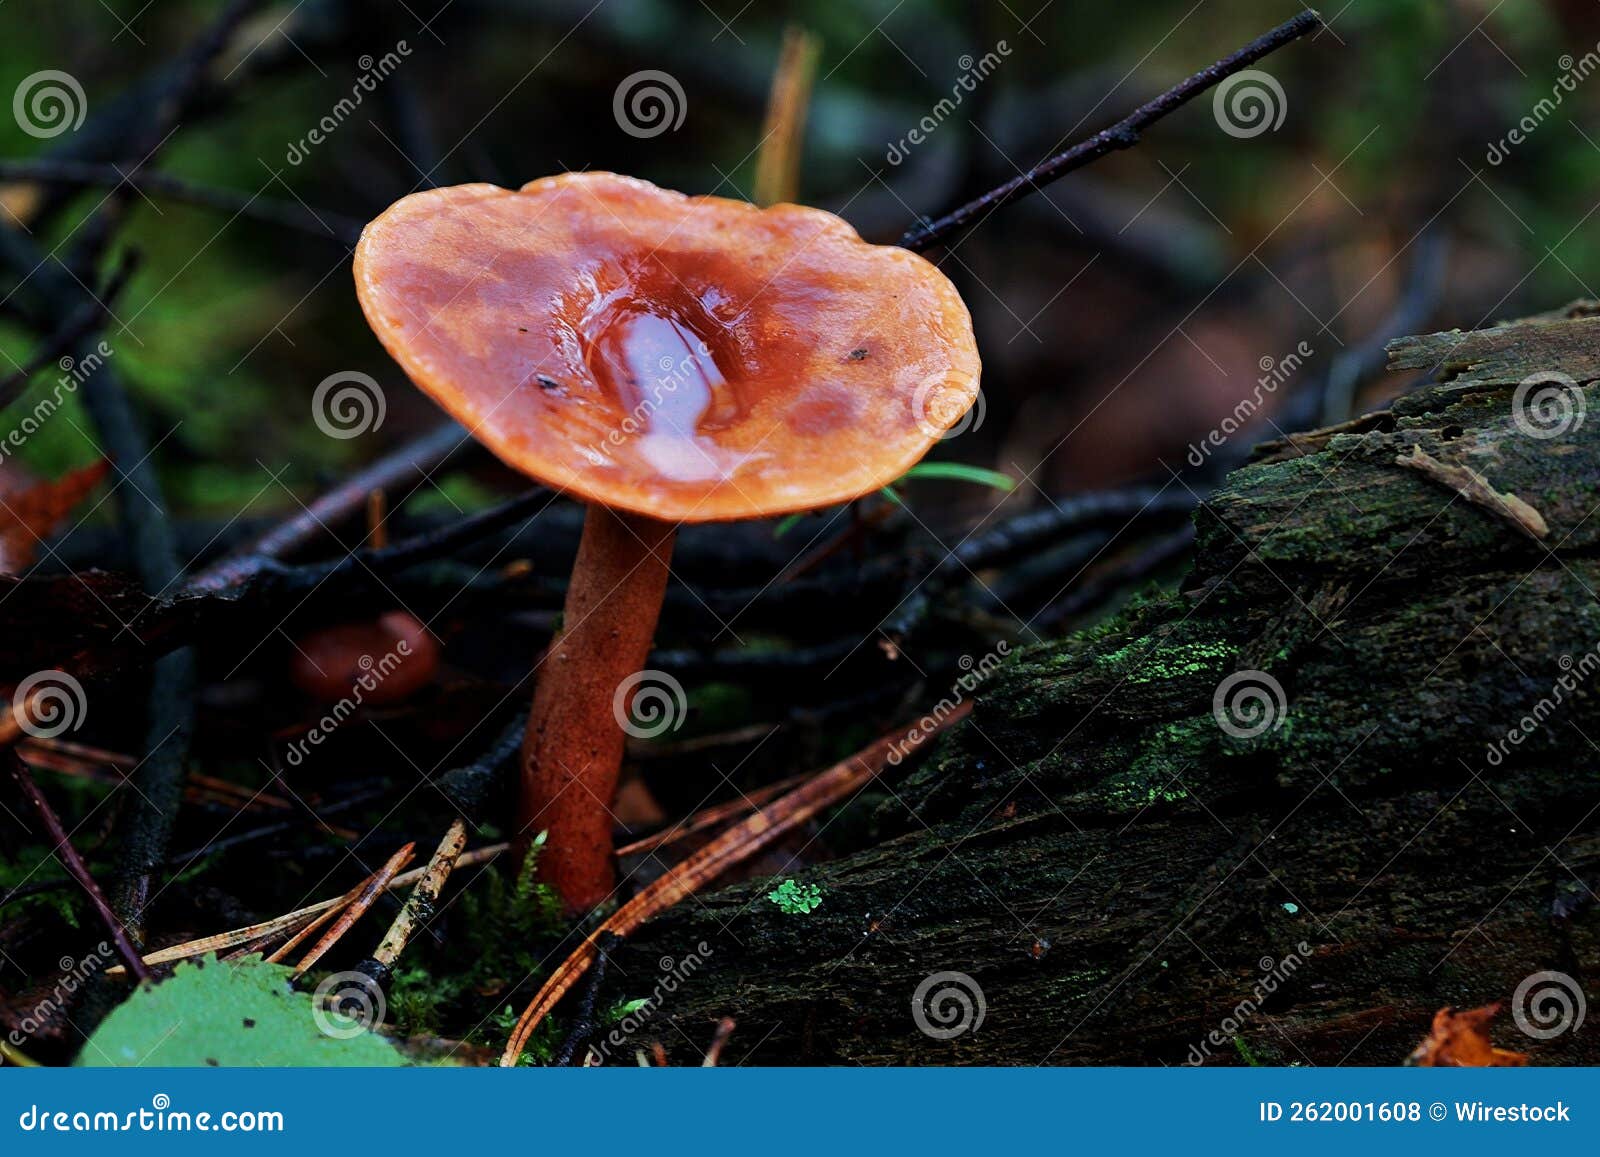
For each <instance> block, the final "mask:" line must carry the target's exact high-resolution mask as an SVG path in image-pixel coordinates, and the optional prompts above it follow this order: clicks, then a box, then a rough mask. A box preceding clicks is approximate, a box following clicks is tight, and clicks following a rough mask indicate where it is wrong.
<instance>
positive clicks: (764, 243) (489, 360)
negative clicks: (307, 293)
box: [355, 173, 979, 910]
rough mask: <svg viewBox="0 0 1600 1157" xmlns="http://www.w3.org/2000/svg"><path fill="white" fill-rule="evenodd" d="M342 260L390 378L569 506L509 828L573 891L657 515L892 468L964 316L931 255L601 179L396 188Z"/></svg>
mask: <svg viewBox="0 0 1600 1157" xmlns="http://www.w3.org/2000/svg"><path fill="white" fill-rule="evenodd" d="M355 276H356V289H357V295H358V296H359V298H360V300H361V306H362V309H363V310H364V311H365V312H366V316H367V320H368V322H369V324H370V325H371V326H372V328H373V330H374V331H375V332H376V333H377V335H378V337H379V339H380V340H381V341H382V342H383V344H384V346H385V347H386V348H387V349H388V351H389V353H390V354H391V355H393V357H394V358H395V360H396V361H398V362H399V363H400V365H401V366H402V367H403V368H404V369H405V371H406V373H407V374H409V375H410V377H411V379H412V381H414V382H415V383H416V384H417V385H418V386H419V387H421V388H422V389H423V390H424V391H425V392H426V393H427V394H429V395H430V396H431V397H432V398H433V399H434V400H435V401H436V402H438V403H439V405H441V406H442V407H444V409H446V410H447V411H449V412H450V413H451V414H453V415H454V416H455V417H456V418H457V419H459V420H460V421H461V422H462V423H463V424H464V425H466V427H467V428H468V429H469V430H470V431H472V433H473V436H474V437H476V438H477V439H478V440H479V441H481V442H483V443H484V444H485V445H486V446H487V447H488V448H489V449H490V450H492V451H493V452H494V453H495V454H497V455H498V456H499V457H500V458H501V459H502V460H503V461H505V462H506V463H507V464H509V465H511V466H513V467H515V468H516V469H518V470H521V471H522V472H523V473H525V474H528V475H530V476H531V477H533V478H535V479H537V480H539V481H541V482H544V483H547V484H548V485H550V486H552V487H555V488H557V489H560V490H564V491H567V492H569V493H571V494H573V495H575V496H576V497H578V498H581V499H583V500H584V501H585V502H587V503H588V515H587V517H586V519H585V522H584V530H583V536H582V539H581V541H580V544H579V547H578V557H577V562H576V564H575V565H574V568H573V572H572V579H571V582H570V584H569V586H568V589H567V599H566V610H565V614H564V617H563V623H562V628H561V630H560V632H559V633H558V635H557V637H556V638H555V639H554V640H553V641H552V643H551V645H550V649H549V652H548V655H547V657H546V661H545V664H544V669H543V671H542V673H541V675H540V677H539V681H538V687H537V690H536V692H535V694H534V702H533V709H532V712H531V714H530V716H529V719H528V731H527V735H526V739H525V743H524V748H523V765H524V767H523V791H522V802H521V806H520V812H521V814H520V816H519V822H520V831H521V835H522V839H523V840H524V841H526V840H528V839H529V838H530V837H531V836H532V835H533V834H534V833H535V832H536V831H538V830H539V829H541V828H542V829H546V830H548V832H549V839H548V841H547V844H546V848H545V850H544V852H543V853H542V858H541V862H540V872H541V875H542V877H543V878H544V879H545V880H546V881H548V882H549V883H551V884H553V885H554V886H555V887H556V889H557V890H558V891H559V892H560V894H561V895H562V896H563V897H564V899H565V900H566V902H567V904H568V906H569V907H571V908H573V909H575V910H576V909H582V908H587V907H590V906H592V905H594V904H596V903H598V902H600V901H601V900H603V899H605V897H606V896H607V895H608V894H609V892H610V890H611V887H612V881H613V874H612V871H613V870H612V864H611V820H610V816H609V811H608V806H607V805H609V804H610V803H611V799H612V793H613V791H614V789H615V786H616V779H617V772H618V769H619V767H620V764H621V759H622V752H623V741H624V733H623V729H622V724H623V721H624V720H623V719H619V718H618V717H617V716H618V714H619V712H618V711H615V710H614V709H613V700H614V699H615V698H619V691H618V689H619V688H620V687H622V686H623V684H624V681H626V680H628V679H629V678H630V677H631V676H635V675H636V674H637V673H638V672H639V670H640V668H641V667H642V666H643V664H644V663H645V661H646V658H647V656H648V653H649V649H650V644H651V639H652V636H653V635H654V634H655V626H656V619H657V617H658V615H659V614H660V609H661V601H662V597H663V594H664V592H665V589H666V582H667V573H668V566H669V562H670V558H671V552H672V540H673V534H674V532H675V530H676V527H677V526H678V524H679V523H684V522H713V521H723V520H732V519H746V518H764V517H768V516H772V515H779V514H788V513H792V512H796V511H803V510H811V509H815V508H817V507H820V506H828V505H832V504H834V503H838V502H845V501H849V500H851V499H854V498H858V497H860V496H862V495H863V494H867V493H870V492H871V491H873V490H876V489H878V488H879V487H881V486H883V485H885V484H887V483H889V482H891V481H893V480H894V479H896V478H898V477H899V476H900V475H901V474H903V473H905V471H906V470H907V469H909V468H910V467H911V466H912V465H913V464H914V463H916V462H917V460H918V459H920V458H921V457H922V456H923V455H924V454H925V453H926V452H927V451H928V449H929V447H930V446H932V445H933V444H934V442H936V441H937V440H938V438H939V436H940V434H942V433H943V432H944V431H945V430H946V429H948V428H949V427H950V426H951V425H953V424H954V423H955V422H956V421H958V420H959V419H960V417H961V415H962V414H964V413H965V412H966V410H967V409H968V408H969V407H970V406H971V405H972V403H973V401H974V400H975V399H976V397H977V393H978V374H979V362H978V354H977V348H976V345H975V343H974V341H973V336H972V323H971V320H970V318H969V317H968V315H967V310H966V307H965V305H963V303H962V301H961V298H960V296H959V295H958V294H957V293H956V290H955V287H954V286H952V285H951V284H950V282H949V281H948V280H947V279H946V278H945V277H944V276H943V275H942V274H941V273H940V272H939V271H938V270H937V269H936V268H934V266H933V265H931V264H929V263H928V262H927V261H925V260H924V259H923V258H921V257H918V256H917V255H915V254H913V253H910V252H908V251H906V250H903V249H897V248H891V247H885V246H874V245H869V244H867V243H866V242H864V241H862V240H861V238H860V237H859V236H857V234H856V232H855V230H854V229H852V228H851V227H850V226H849V225H848V224H846V223H845V222H844V221H842V220H840V219H839V218H838V217H835V216H834V215H832V214H830V213H825V212H822V211H820V210H817V209H808V208H803V207H801V206H797V205H775V206H772V207H770V208H766V209H759V208H756V207H755V206H753V205H750V204H747V203H745V202H742V201H733V200H727V199H724V198H720V197H687V196H684V195H683V194H681V193H675V192H671V191H668V190H665V189H660V188H657V187H656V186H654V185H651V184H648V183H647V182H644V181H639V180H635V179H633V178H630V177H622V176H617V175H616V174H612V173H566V174H562V175H560V176H555V177H547V178H545V179H543V180H538V181H534V182H532V183H531V184H528V185H525V186H523V188H521V189H520V190H517V191H511V190H507V189H501V188H497V187H495V186H492V185H481V184H479V185H461V186H457V187H454V188H445V189H431V190H428V191H427V192H422V193H416V194H413V195H411V196H409V197H406V198H404V199H403V200H401V201H398V202H396V203H395V204H394V205H392V206H390V207H389V208H388V209H387V210H386V211H385V212H384V213H383V214H382V215H381V216H379V217H378V218H377V219H376V220H374V221H373V222H372V223H371V224H369V225H368V226H367V227H366V230H365V231H364V232H363V234H362V237H361V242H360V244H359V246H358V247H357V249H356V256H355ZM625 695H626V693H625V692H624V693H622V696H621V697H625Z"/></svg>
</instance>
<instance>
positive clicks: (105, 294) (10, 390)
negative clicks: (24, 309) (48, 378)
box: [0, 162, 139, 409]
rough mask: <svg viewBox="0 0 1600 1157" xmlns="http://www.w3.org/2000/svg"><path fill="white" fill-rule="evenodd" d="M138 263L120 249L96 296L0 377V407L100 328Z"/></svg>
mask: <svg viewBox="0 0 1600 1157" xmlns="http://www.w3.org/2000/svg"><path fill="white" fill-rule="evenodd" d="M3 164H4V162H0V166H3ZM138 266H139V255H138V253H137V252H135V251H134V250H132V249H125V250H123V252H122V257H121V259H120V260H118V262H117V266H116V268H115V269H113V270H112V272H111V276H110V277H108V278H106V281H105V284H104V285H103V286H101V288H100V292H99V294H98V295H97V297H96V298H95V299H94V300H91V301H86V302H84V303H83V304H82V305H80V306H79V307H78V308H77V309H75V310H74V311H73V312H72V315H71V316H70V317H68V318H67V320H66V321H64V322H62V323H61V328H59V329H58V330H56V331H55V333H53V334H51V335H50V336H49V337H47V338H45V339H44V342H43V344H41V345H40V346H39V348H38V350H36V351H35V352H34V355H33V356H32V357H31V358H29V359H28V360H27V362H26V363H24V365H23V366H22V368H21V369H19V370H17V371H15V372H14V373H12V374H10V375H8V376H7V377H6V378H5V380H4V381H0V409H3V408H5V407H6V406H9V405H10V404H11V403H12V402H14V401H16V400H17V397H18V396H19V395H20V394H21V393H22V391H23V390H24V389H26V388H27V386H28V382H29V381H30V380H32V378H33V375H34V374H36V373H38V372H39V371H40V370H42V369H44V368H45V367H46V366H48V365H52V364H54V363H55V362H56V361H57V359H59V358H60V357H61V356H62V355H63V354H65V353H67V351H69V350H72V349H75V348H77V347H78V346H79V345H80V344H81V343H83V341H84V340H85V339H86V338H87V337H88V336H89V335H90V334H91V333H92V332H94V331H95V330H97V329H99V328H100V323H101V322H102V321H104V320H105V318H106V315H107V314H108V313H110V311H111V305H112V303H113V302H114V301H116V300H117V298H118V297H119V296H120V295H121V293H122V291H123V289H124V288H125V287H126V286H127V284H128V280H129V279H130V278H131V277H132V276H133V272H134V270H135V269H137V268H138Z"/></svg>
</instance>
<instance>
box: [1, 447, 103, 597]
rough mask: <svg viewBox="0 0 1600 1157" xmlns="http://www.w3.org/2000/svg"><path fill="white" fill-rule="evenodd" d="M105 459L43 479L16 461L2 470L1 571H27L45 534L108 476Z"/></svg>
mask: <svg viewBox="0 0 1600 1157" xmlns="http://www.w3.org/2000/svg"><path fill="white" fill-rule="evenodd" d="M110 465H111V464H110V463H109V462H106V461H104V460H101V461H99V462H95V463H93V464H91V465H88V466H85V467H83V468H82V469H79V470H71V471H68V472H67V473H65V474H63V475H62V476H61V477H60V478H57V479H56V480H55V481H53V482H46V481H40V480H39V479H37V478H35V477H34V476H33V475H32V474H29V473H28V472H27V471H25V470H23V469H22V468H21V467H19V466H16V465H15V464H13V465H11V466H10V467H7V468H5V469H0V574H17V573H19V572H20V571H24V570H27V569H28V568H29V567H30V566H32V565H33V561H34V559H35V558H37V557H38V554H39V546H40V544H41V542H42V541H43V540H44V537H45V536H46V535H48V534H49V533H50V532H51V531H53V530H55V528H56V526H57V525H58V524H59V523H60V522H61V520H62V519H64V518H65V517H66V516H67V515H68V514H70V513H72V509H73V508H74V507H75V506H77V505H78V504H79V503H80V502H82V501H83V500H84V499H85V498H87V497H88V496H89V492H90V491H91V490H93V489H94V488H95V487H96V486H98V485H99V484H100V480H101V479H102V478H104V477H105V476H106V470H107V469H108V468H109V467H110Z"/></svg>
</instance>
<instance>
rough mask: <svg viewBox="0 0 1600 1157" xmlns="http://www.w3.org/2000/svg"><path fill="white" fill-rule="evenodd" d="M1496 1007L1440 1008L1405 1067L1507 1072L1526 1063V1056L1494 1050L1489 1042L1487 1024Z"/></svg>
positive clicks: (1508, 1051)
mask: <svg viewBox="0 0 1600 1157" xmlns="http://www.w3.org/2000/svg"><path fill="white" fill-rule="evenodd" d="M1500 1007H1501V1006H1500V1005H1499V1004H1486V1005H1484V1006H1483V1007H1482V1008H1469V1009H1461V1010H1458V1009H1454V1008H1441V1009H1440V1010H1439V1011H1438V1012H1436V1013H1434V1014H1433V1028H1432V1030H1431V1031H1429V1033H1428V1035H1427V1036H1426V1037H1424V1038H1423V1040H1422V1043H1421V1044H1419V1045H1418V1046H1417V1047H1416V1049H1415V1051H1413V1052H1412V1054H1411V1056H1410V1057H1408V1058H1407V1063H1408V1064H1413V1065H1423V1066H1430V1067H1431V1066H1462V1067H1470V1068H1508V1067H1515V1066H1518V1065H1525V1064H1527V1063H1528V1055H1527V1054H1526V1053H1515V1052H1512V1051H1510V1050H1509V1049H1498V1048H1495V1047H1494V1045H1493V1044H1492V1043H1490V1040H1489V1030H1488V1024H1489V1022H1490V1021H1491V1020H1493V1019H1494V1017H1495V1015H1496V1014H1497V1013H1499V1011H1500Z"/></svg>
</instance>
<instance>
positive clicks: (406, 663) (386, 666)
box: [289, 611, 439, 706]
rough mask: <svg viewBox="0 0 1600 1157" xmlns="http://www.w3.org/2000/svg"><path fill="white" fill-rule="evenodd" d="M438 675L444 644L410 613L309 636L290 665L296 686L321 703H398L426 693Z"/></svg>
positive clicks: (296, 647) (298, 643)
mask: <svg viewBox="0 0 1600 1157" xmlns="http://www.w3.org/2000/svg"><path fill="white" fill-rule="evenodd" d="M438 670H439V644H438V643H436V642H434V639H433V636H432V635H430V634H429V633H428V629H427V628H426V627H425V626H423V625H422V623H421V622H420V621H418V619H417V617H416V616H415V615H412V614H410V613H409V612H407V611H386V612H384V613H383V614H381V615H379V616H378V617H377V618H375V619H367V620H363V621H360V622H353V623H335V624H334V625H332V626H329V627H321V628H319V629H317V630H315V631H310V632H308V633H307V634H305V635H303V636H301V637H300V639H298V640H297V641H296V642H295V645H294V654H293V655H292V656H291V657H290V660H289V678H290V679H291V680H292V681H293V682H294V685H295V686H296V687H298V688H300V690H301V691H303V692H305V694H307V695H309V696H310V697H311V698H313V699H315V700H317V701H318V702H320V703H336V702H338V701H339V700H340V699H348V698H351V697H355V698H358V699H359V700H360V701H361V702H363V703H370V704H373V705H376V706H381V705H383V704H386V703H398V702H400V701H401V700H403V699H408V698H410V697H411V696H412V695H414V694H416V693H417V692H418V691H420V690H422V688H424V687H426V686H427V685H428V684H429V683H430V682H432V681H433V677H434V675H435V674H436V673H437V672H438Z"/></svg>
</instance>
